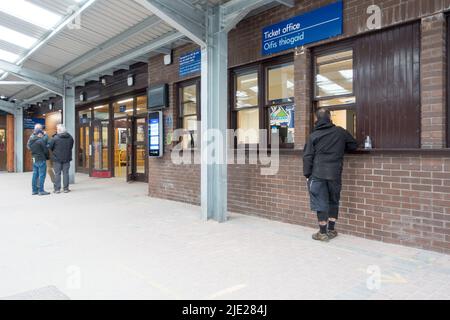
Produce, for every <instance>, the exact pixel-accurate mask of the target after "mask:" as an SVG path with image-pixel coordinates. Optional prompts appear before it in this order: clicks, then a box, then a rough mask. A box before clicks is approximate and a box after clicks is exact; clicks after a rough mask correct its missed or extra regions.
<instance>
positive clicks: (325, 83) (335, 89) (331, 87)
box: [317, 74, 350, 95]
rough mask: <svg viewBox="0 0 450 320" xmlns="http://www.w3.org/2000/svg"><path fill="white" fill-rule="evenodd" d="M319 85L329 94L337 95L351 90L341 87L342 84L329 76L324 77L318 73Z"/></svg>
mask: <svg viewBox="0 0 450 320" xmlns="http://www.w3.org/2000/svg"><path fill="white" fill-rule="evenodd" d="M317 85H318V86H319V87H320V88H321V89H322V90H324V91H325V92H327V94H329V95H337V94H347V93H350V91H348V90H346V89H345V88H343V87H341V86H340V85H338V84H336V83H334V82H333V81H331V80H330V79H328V78H327V77H324V76H322V75H320V74H319V75H317Z"/></svg>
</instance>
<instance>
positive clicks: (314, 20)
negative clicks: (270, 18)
mask: <svg viewBox="0 0 450 320" xmlns="http://www.w3.org/2000/svg"><path fill="white" fill-rule="evenodd" d="M262 32H263V34H262V54H263V55H269V54H274V53H278V52H282V51H285V50H289V49H292V48H295V47H301V46H303V45H306V44H309V43H313V42H318V41H321V40H325V39H328V38H331V37H335V36H338V35H341V34H342V33H343V3H342V1H338V2H335V3H332V4H330V5H328V6H325V7H322V8H319V9H317V10H314V11H311V12H308V13H305V14H302V15H300V16H297V17H294V18H291V19H289V20H285V21H283V22H280V23H277V24H274V25H271V26H268V27H266V28H264V29H263V31H262Z"/></svg>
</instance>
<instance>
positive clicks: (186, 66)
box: [180, 50, 202, 77]
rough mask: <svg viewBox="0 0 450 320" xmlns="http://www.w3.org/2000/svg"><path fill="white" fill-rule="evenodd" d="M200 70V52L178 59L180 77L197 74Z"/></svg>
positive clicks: (187, 54)
mask: <svg viewBox="0 0 450 320" xmlns="http://www.w3.org/2000/svg"><path fill="white" fill-rule="evenodd" d="M201 69H202V51H201V50H196V51H193V52H189V53H186V54H184V55H182V56H181V57H180V77H185V76H188V75H190V74H193V73H198V72H200V71H201Z"/></svg>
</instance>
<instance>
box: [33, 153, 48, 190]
mask: <svg viewBox="0 0 450 320" xmlns="http://www.w3.org/2000/svg"><path fill="white" fill-rule="evenodd" d="M46 176H47V162H46V161H36V162H33V179H32V181H31V184H32V188H33V193H38V192H44V191H45V190H44V184H45V177H46Z"/></svg>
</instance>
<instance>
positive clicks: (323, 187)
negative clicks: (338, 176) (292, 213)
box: [308, 177, 342, 221]
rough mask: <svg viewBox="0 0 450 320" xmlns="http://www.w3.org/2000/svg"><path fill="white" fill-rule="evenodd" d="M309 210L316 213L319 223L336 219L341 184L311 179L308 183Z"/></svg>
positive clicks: (335, 181)
mask: <svg viewBox="0 0 450 320" xmlns="http://www.w3.org/2000/svg"><path fill="white" fill-rule="evenodd" d="M308 188H309V193H310V199H311V210H313V211H316V212H317V215H318V218H319V221H328V219H330V218H333V219H337V218H338V217H339V202H340V199H341V190H342V182H341V181H340V180H324V179H318V178H314V177H312V178H311V179H310V180H309V183H308Z"/></svg>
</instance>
